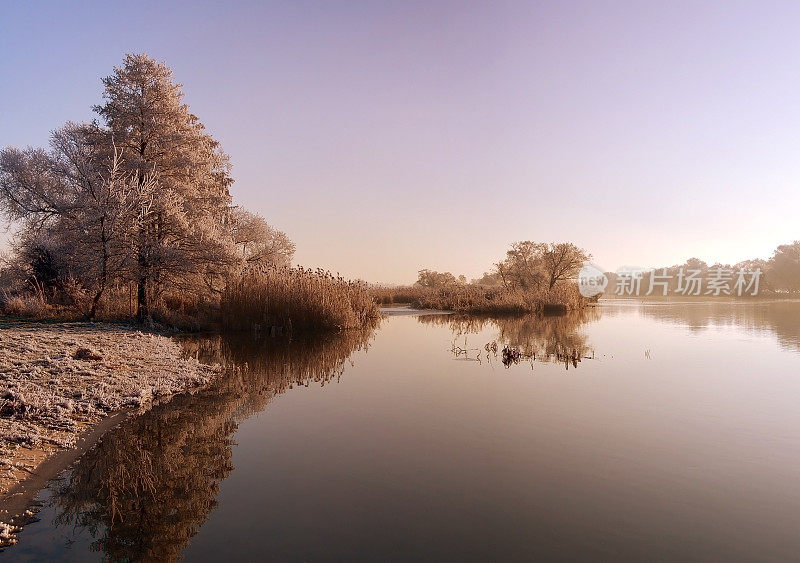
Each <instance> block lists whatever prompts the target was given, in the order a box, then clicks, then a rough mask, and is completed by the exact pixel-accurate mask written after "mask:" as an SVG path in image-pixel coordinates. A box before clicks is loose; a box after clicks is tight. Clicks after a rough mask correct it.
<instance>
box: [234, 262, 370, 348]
mask: <svg viewBox="0 0 800 563" xmlns="http://www.w3.org/2000/svg"><path fill="white" fill-rule="evenodd" d="M220 317H221V325H222V329H223V330H224V331H230V332H235V331H248V330H256V331H268V330H271V329H272V327H278V328H280V329H281V332H284V333H311V332H318V331H331V330H334V331H335V330H344V329H352V328H361V327H364V326H366V325H368V324H370V323H371V322H373V321H374V319H377V318H378V317H379V311H378V307H377V305H376V304H375V301H374V300H373V298H372V296H371V295H370V293H369V290H368V288H367V285H366V284H365V283H364V282H360V281H351V280H346V279H344V278H342V277H335V276H333V275H332V274H331V273H330V272H325V271H323V270H319V269H317V270H311V269H304V268H269V269H264V270H256V269H252V270H249V271H247V272H245V273H243V274H242V275H241V276H240V277H239V278H237V279H235V280H232V281H231V282H229V283H228V287H227V288H226V289H225V291H224V292H223V294H222V299H221V303H220ZM273 330H274V329H273Z"/></svg>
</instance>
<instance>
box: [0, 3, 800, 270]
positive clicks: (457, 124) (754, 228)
mask: <svg viewBox="0 0 800 563" xmlns="http://www.w3.org/2000/svg"><path fill="white" fill-rule="evenodd" d="M798 37H800V4H798V3H794V2H776V3H771V2H704V3H702V5H700V3H696V2H669V3H667V2H641V1H640V2H620V1H617V2H607V3H606V2H535V1H522V2H502V1H499V2H470V1H462V2H436V1H426V2H414V1H398V2H378V1H370V2H335V1H322V2H304V1H302V0H293V1H287V2H257V3H255V2H254V3H242V2H225V3H221V2H220V3H213V2H187V3H170V2H165V3H161V2H152V3H149V2H144V1H142V2H128V3H112V2H96V3H93V2H81V3H67V2H54V3H52V4H49V3H41V2H34V1H32V2H21V1H20V2H9V1H8V0H0V146H6V145H13V146H19V147H22V146H27V145H32V146H44V145H46V143H47V142H48V138H49V134H50V132H51V131H52V130H53V129H55V128H57V127H59V126H60V125H62V124H63V123H65V122H66V121H84V120H90V119H92V118H93V117H94V114H93V113H92V111H91V106H92V105H93V104H97V103H99V102H100V100H101V94H102V85H101V82H100V79H101V78H102V77H104V76H108V75H109V74H111V73H112V71H113V67H114V66H115V65H120V64H121V62H122V60H123V57H124V54H125V53H127V52H136V53H140V52H145V53H148V54H149V55H150V56H152V57H154V58H156V59H158V60H161V61H165V62H166V63H167V64H168V65H169V66H170V67H171V68H172V69H173V71H174V75H175V79H176V80H177V81H178V82H180V83H182V84H183V85H184V88H183V89H184V92H185V94H186V97H185V101H186V102H187V103H188V104H189V106H190V107H191V109H192V111H193V113H195V114H196V115H198V116H199V118H200V119H201V121H202V122H203V123H204V124H205V125H206V127H207V129H208V131H209V132H210V133H211V134H212V135H213V136H214V137H215V138H216V139H218V140H219V141H220V142H221V144H222V147H223V149H224V150H225V151H226V152H227V153H228V154H229V155H230V156H231V161H232V164H233V176H234V178H235V180H236V181H235V184H234V185H233V187H232V194H233V196H234V199H235V201H236V202H237V203H238V204H241V205H243V206H245V207H246V208H248V209H250V210H252V211H255V212H258V213H260V214H261V215H263V216H264V217H265V218H266V219H267V220H268V221H269V222H270V223H271V224H273V225H274V226H276V227H278V228H280V229H281V230H283V231H285V232H286V233H287V234H288V235H289V236H290V237H291V238H292V239H293V240H294V242H295V243H296V245H297V252H296V255H295V263H297V264H301V265H304V266H313V267H323V268H326V269H330V270H332V271H333V272H340V273H341V274H342V275H346V276H348V277H357V278H361V279H365V280H368V281H373V282H383V283H408V282H412V281H414V280H415V279H416V272H417V270H419V269H422V268H430V269H435V270H440V271H452V272H454V273H455V274H456V275H458V274H465V275H466V276H467V277H468V278H474V277H479V276H480V275H481V273H482V272H484V271H486V270H489V269H490V268H491V265H492V263H494V262H497V261H498V260H499V259H501V258H502V257H503V256H504V254H505V251H506V249H507V248H508V246H509V245H510V244H511V243H512V242H515V241H519V240H535V241H548V242H549V241H555V242H561V241H570V242H574V243H576V244H578V245H579V246H581V247H583V248H585V249H587V250H588V251H589V252H591V253H592V255H593V258H594V262H595V263H597V264H598V265H600V266H601V267H603V268H605V269H607V270H614V269H616V268H617V267H620V266H622V265H628V266H642V267H649V266H661V265H670V264H677V263H682V262H683V261H684V260H685V259H687V258H689V257H692V256H697V257H699V258H701V259H704V260H706V261H708V262H715V261H721V262H723V263H731V264H734V263H736V262H739V261H741V260H745V259H749V258H755V257H763V258H767V257H769V256H770V255H771V254H772V251H773V250H774V249H775V247H776V246H777V245H778V244H783V243H788V242H791V241H793V240H796V239H800V229H799V228H798V218H799V217H800V189H798V183H799V182H800V158H799V157H800V48H798ZM3 236H4V237H5V238H6V239H7V238H8V236H9V235H8V234H6V235H2V234H0V237H3Z"/></svg>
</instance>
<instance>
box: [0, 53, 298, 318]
mask: <svg viewBox="0 0 800 563" xmlns="http://www.w3.org/2000/svg"><path fill="white" fill-rule="evenodd" d="M103 85H104V87H105V89H104V94H103V98H104V102H103V104H101V105H98V106H96V107H95V108H94V109H95V110H96V111H97V113H98V114H99V116H100V118H101V120H100V121H99V122H98V121H95V122H93V123H91V124H67V125H66V126H64V127H63V128H61V129H59V130H57V131H55V132H54V133H53V136H52V139H51V143H50V148H49V150H45V149H34V148H27V149H17V148H14V147H8V148H6V149H4V150H2V151H0V210H2V211H4V212H5V215H6V216H7V217H8V218H9V219H10V220H12V221H16V222H19V224H21V225H22V232H21V233H20V236H19V237H18V238H17V241H18V244H17V247H18V248H17V250H18V252H17V255H18V257H23V258H24V257H27V258H28V263H29V264H32V263H33V262H36V264H38V265H39V266H42V267H43V265H47V268H45V269H46V270H47V274H48V276H50V274H53V272H52V271H51V270H53V268H55V267H56V265H57V269H58V272H57V273H56V274H53V276H51V277H52V278H53V280H54V282H53V283H55V284H57V283H60V280H61V279H62V278H69V279H71V280H77V281H78V282H79V284H80V286H81V287H82V289H83V290H85V291H86V292H87V293H88V294H89V297H90V300H89V301H90V305H89V314H90V315H91V316H94V314H95V313H96V311H97V308H98V304H99V303H100V300H101V298H102V296H103V295H104V292H105V291H106V290H107V288H109V287H110V286H111V285H113V284H115V283H123V282H132V283H135V284H136V286H137V288H138V290H137V304H138V307H137V316H138V317H139V318H140V319H144V318H146V317H148V316H149V315H150V311H151V304H152V303H153V302H154V300H156V299H158V298H159V297H160V296H161V295H163V294H164V293H165V292H168V291H170V290H178V292H179V293H180V294H181V295H183V296H186V295H190V296H194V297H200V298H202V297H204V296H206V297H207V296H209V295H213V294H215V293H218V292H220V291H221V289H222V288H223V287H224V285H225V282H226V279H227V278H228V276H229V275H230V274H231V272H233V271H236V270H237V269H238V268H239V267H240V266H241V264H243V263H251V264H252V263H257V264H266V265H288V264H289V262H290V261H291V257H292V254H293V252H294V245H293V243H292V242H291V241H290V240H289V238H288V237H287V236H286V234H285V233H283V232H281V231H278V230H276V229H274V228H272V227H270V226H269V225H268V224H267V223H266V221H265V220H264V219H263V218H261V217H260V216H257V215H252V214H249V213H247V212H244V211H241V210H237V209H236V208H234V207H232V206H231V197H230V193H229V187H230V185H231V183H232V181H233V180H232V178H231V176H230V165H229V162H228V157H227V156H226V155H225V154H224V153H223V152H222V150H221V149H220V147H219V143H218V142H217V141H215V140H214V139H213V138H212V137H211V136H210V135H209V134H208V133H207V132H206V131H205V128H204V127H203V124H202V123H200V121H199V120H198V118H197V117H196V116H195V115H193V114H192V113H191V112H190V111H189V108H188V106H187V105H186V104H184V103H183V101H182V99H183V93H182V92H181V85H180V84H176V83H175V82H174V81H173V79H172V71H171V70H170V69H169V68H168V67H167V66H166V65H165V64H164V63H159V62H156V61H155V60H153V59H152V58H150V57H148V56H147V55H127V56H126V58H125V60H124V62H123V64H122V66H120V67H118V68H115V69H114V73H113V74H112V75H111V76H109V77H107V78H105V79H104V80H103ZM45 259H46V260H45ZM45 262H46V263H47V264H45ZM48 264H49V265H48ZM51 266H52V267H51ZM29 269H30V267H29Z"/></svg>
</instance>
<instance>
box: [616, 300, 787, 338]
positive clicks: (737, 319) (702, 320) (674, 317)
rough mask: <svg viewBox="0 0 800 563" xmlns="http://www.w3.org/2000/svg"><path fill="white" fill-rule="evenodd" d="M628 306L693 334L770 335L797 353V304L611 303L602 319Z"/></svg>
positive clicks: (783, 302) (710, 302)
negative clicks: (730, 330) (734, 331)
mask: <svg viewBox="0 0 800 563" xmlns="http://www.w3.org/2000/svg"><path fill="white" fill-rule="evenodd" d="M631 306H634V307H636V308H637V310H638V311H639V312H640V314H641V315H642V316H644V317H648V318H652V319H656V320H659V321H666V322H671V323H675V324H681V325H685V326H686V327H688V328H689V330H691V331H694V332H701V331H704V330H707V329H708V328H711V327H737V328H739V329H744V330H746V331H749V332H752V333H759V332H761V333H768V334H773V335H775V337H776V338H777V340H778V344H779V345H780V346H781V347H782V348H784V349H788V350H800V302H798V301H789V300H785V301H762V302H758V301H756V302H738V303H730V302H724V301H723V302H713V301H706V302H688V303H687V302H682V303H677V302H673V303H658V302H656V303H649V302H645V303H637V304H635V305H627V304H619V303H614V304H608V305H604V306H603V307H602V310H603V315H605V316H615V315H619V314H621V313H622V312H624V311H629V310H630V308H631Z"/></svg>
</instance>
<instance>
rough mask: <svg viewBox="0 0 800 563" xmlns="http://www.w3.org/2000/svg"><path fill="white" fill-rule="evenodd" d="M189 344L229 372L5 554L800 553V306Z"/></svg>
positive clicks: (118, 441)
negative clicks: (304, 339) (318, 338)
mask: <svg viewBox="0 0 800 563" xmlns="http://www.w3.org/2000/svg"><path fill="white" fill-rule="evenodd" d="M492 343H495V344H496V352H495V348H494V347H493V346H492ZM506 346H508V347H509V348H508V349H507V351H506V353H505V354H504V353H503V348H504V347H506ZM186 347H187V353H192V354H197V355H200V356H203V357H206V358H211V359H217V360H218V361H220V360H222V361H225V362H226V363H227V365H228V366H229V372H230V374H229V375H228V376H227V377H226V378H225V380H224V381H223V382H222V383H221V384H220V385H219V386H218V388H216V389H214V390H212V391H209V392H201V393H198V394H195V395H193V396H185V397H178V398H176V399H175V400H173V401H171V402H170V403H168V404H166V405H162V406H160V407H157V408H156V409H154V410H153V411H152V412H150V413H148V414H145V415H144V416H141V417H139V418H137V419H135V420H133V421H128V422H127V423H125V424H124V425H123V426H122V427H120V428H118V429H117V430H116V431H114V432H112V433H111V434H109V435H108V436H107V437H106V438H105V439H104V440H103V442H102V444H100V445H99V446H98V447H96V448H95V449H94V450H92V451H91V452H89V453H88V454H86V455H85V456H84V457H83V458H82V459H81V460H80V461H79V462H78V463H77V465H76V466H75V467H74V468H73V469H72V470H70V471H68V472H65V473H64V474H63V475H62V477H61V478H60V479H59V480H57V481H55V482H53V483H52V484H51V485H50V487H49V488H48V489H46V490H45V491H43V492H42V494H41V496H40V499H41V502H42V503H43V508H42V509H41V511H40V512H39V515H38V517H39V519H40V521H38V522H35V523H33V524H31V525H29V526H28V527H26V528H25V529H24V531H23V532H22V533H21V534H20V536H19V539H20V544H19V545H18V546H16V547H14V548H12V549H9V550H8V551H7V552H6V553H4V554H3V555H4V556H6V557H8V558H10V559H15V560H41V559H45V558H49V559H54V558H64V559H74V560H85V559H87V558H89V559H100V558H133V559H158V560H164V559H172V558H178V557H181V556H182V557H185V558H186V559H187V560H208V561H214V560H221V559H222V560H248V559H253V558H255V557H256V556H262V557H268V558H272V559H278V560H330V559H337V560H341V559H379V560H387V559H388V560H397V559H431V558H447V559H456V558H458V559H470V560H486V559H489V558H491V559H504V560H507V559H530V558H532V557H534V556H547V557H548V558H565V559H566V558H571V557H575V556H583V557H592V558H601V559H603V558H605V559H612V558H614V559H617V558H640V559H644V558H647V559H676V558H690V559H709V558H713V559H722V558H726V559H740V560H741V559H751V560H752V559H795V558H796V557H797V554H798V553H799V552H800V534H799V533H798V532H800V304H797V303H783V304H763V305H721V304H717V305H703V304H688V305H675V304H673V305H669V304H667V305H647V306H642V305H636V304H626V303H616V304H615V303H609V304H605V305H603V306H602V307H599V308H597V309H595V310H592V311H589V312H588V313H587V314H585V315H582V316H580V317H561V318H545V319H535V318H533V319H512V320H504V321H488V320H474V319H473V320H467V319H458V318H455V317H447V316H439V315H437V316H420V317H416V316H394V317H390V318H388V319H387V320H385V321H384V322H383V324H382V326H381V327H380V329H379V330H378V331H377V333H376V334H374V335H373V336H372V337H371V338H369V339H368V341H367V342H366V343H365V342H363V341H362V338H361V336H360V335H348V336H346V337H341V338H336V339H331V340H328V341H325V342H316V343H314V344H313V345H307V344H303V343H299V342H295V343H292V344H291V345H278V344H276V343H275V342H272V343H267V344H266V345H265V344H258V343H256V344H254V343H241V342H231V341H223V340H220V339H209V340H194V341H189V342H187V343H186ZM503 360H505V362H504V361H503Z"/></svg>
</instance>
